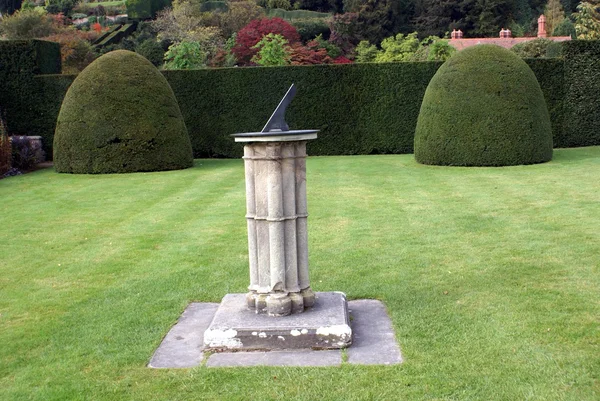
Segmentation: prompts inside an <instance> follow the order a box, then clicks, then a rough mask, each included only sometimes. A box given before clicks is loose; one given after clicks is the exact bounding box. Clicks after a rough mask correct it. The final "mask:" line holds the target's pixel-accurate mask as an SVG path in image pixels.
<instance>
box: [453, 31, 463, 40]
mask: <svg viewBox="0 0 600 401" xmlns="http://www.w3.org/2000/svg"><path fill="white" fill-rule="evenodd" d="M450 38H451V39H462V38H463V33H462V31H461V30H460V29H459V30H458V31H457V30H456V29H453V30H452V33H451V34H450Z"/></svg>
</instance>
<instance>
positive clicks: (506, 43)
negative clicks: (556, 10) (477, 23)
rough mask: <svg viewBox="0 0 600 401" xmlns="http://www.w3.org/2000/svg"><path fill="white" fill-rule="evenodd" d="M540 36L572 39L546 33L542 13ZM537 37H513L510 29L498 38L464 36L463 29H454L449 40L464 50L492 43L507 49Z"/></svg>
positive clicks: (558, 40)
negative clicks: (549, 35)
mask: <svg viewBox="0 0 600 401" xmlns="http://www.w3.org/2000/svg"><path fill="white" fill-rule="evenodd" d="M537 37H538V38H547V39H550V40H552V41H554V42H566V41H568V40H571V37H570V36H551V37H548V34H547V33H546V17H544V15H543V14H542V15H540V18H538V34H537ZM534 39H537V38H534V37H526V38H513V37H512V32H511V31H510V29H504V28H502V30H501V31H500V37H498V38H467V39H465V38H463V33H462V31H461V30H460V29H459V30H456V29H454V30H453V31H452V34H451V39H450V41H449V42H448V43H449V44H450V45H451V46H453V47H454V48H455V49H456V50H462V49H464V48H467V47H471V46H475V45H483V44H492V45H498V46H501V47H504V48H505V49H510V48H511V47H513V46H514V45H516V44H519V43H523V42H528V41H530V40H534Z"/></svg>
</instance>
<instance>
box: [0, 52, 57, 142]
mask: <svg viewBox="0 0 600 401" xmlns="http://www.w3.org/2000/svg"><path fill="white" fill-rule="evenodd" d="M60 70H61V62H60V46H59V44H58V43H54V42H46V41H42V40H0V88H1V90H0V108H2V109H3V110H4V114H5V115H4V117H5V118H6V124H7V128H8V132H9V134H11V135H34V132H33V130H32V122H35V121H36V120H37V119H38V118H39V115H38V113H39V109H38V108H37V107H35V106H36V103H37V100H36V99H34V98H33V97H32V95H33V94H35V93H37V85H36V83H35V81H34V77H35V76H36V75H37V74H59V73H60Z"/></svg>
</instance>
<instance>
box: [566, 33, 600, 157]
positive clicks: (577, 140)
mask: <svg viewBox="0 0 600 401" xmlns="http://www.w3.org/2000/svg"><path fill="white" fill-rule="evenodd" d="M563 53H564V57H565V60H567V62H566V63H565V73H564V74H565V78H564V82H565V97H564V103H563V104H564V125H563V135H564V138H563V140H564V146H565V147H575V146H590V145H598V144H600V41H584V40H575V41H571V42H566V43H565V47H564V50H563Z"/></svg>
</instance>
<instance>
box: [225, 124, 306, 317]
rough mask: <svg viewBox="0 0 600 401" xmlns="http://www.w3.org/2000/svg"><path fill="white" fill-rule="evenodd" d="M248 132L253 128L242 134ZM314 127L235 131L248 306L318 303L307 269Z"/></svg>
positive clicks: (279, 308)
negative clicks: (240, 145) (241, 172)
mask: <svg viewBox="0 0 600 401" xmlns="http://www.w3.org/2000/svg"><path fill="white" fill-rule="evenodd" d="M242 135H249V134H242ZM316 137H317V134H316V132H315V131H287V133H285V134H284V133H281V134H279V135H273V134H263V133H255V134H250V136H236V138H235V140H236V141H237V142H247V144H246V145H245V146H244V164H245V169H246V220H247V225H248V254H249V261H250V286H249V287H248V289H249V290H250V292H249V293H248V294H247V296H246V302H247V305H248V308H250V309H251V310H254V311H256V313H267V314H268V315H270V316H287V315H289V314H291V313H300V312H303V311H304V309H305V308H310V307H312V306H313V305H314V302H315V294H314V292H313V291H312V290H311V288H310V281H309V275H308V231H307V217H308V210H307V205H306V141H307V140H309V139H313V138H316Z"/></svg>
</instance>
